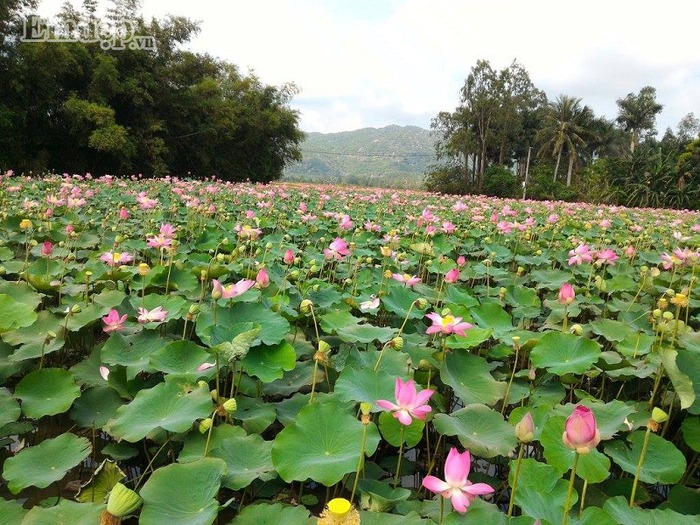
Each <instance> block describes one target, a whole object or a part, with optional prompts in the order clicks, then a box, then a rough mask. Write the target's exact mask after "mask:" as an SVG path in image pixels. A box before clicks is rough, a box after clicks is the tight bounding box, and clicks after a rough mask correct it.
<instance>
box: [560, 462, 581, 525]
mask: <svg viewBox="0 0 700 525" xmlns="http://www.w3.org/2000/svg"><path fill="white" fill-rule="evenodd" d="M578 457H579V453H578V452H574V465H573V466H572V467H571V477H569V488H568V489H567V491H566V503H564V516H563V517H562V520H561V525H566V522H567V521H568V519H569V508H570V507H571V495H572V494H573V492H574V481H575V480H576V468H577V467H578Z"/></svg>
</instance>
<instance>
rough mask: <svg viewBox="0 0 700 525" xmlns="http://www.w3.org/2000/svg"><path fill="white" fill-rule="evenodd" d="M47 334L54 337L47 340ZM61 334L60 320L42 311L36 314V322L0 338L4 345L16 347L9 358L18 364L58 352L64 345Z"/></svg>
mask: <svg viewBox="0 0 700 525" xmlns="http://www.w3.org/2000/svg"><path fill="white" fill-rule="evenodd" d="M49 332H53V333H54V334H56V337H54V338H48V337H47V334H48V333H49ZM62 333H63V327H62V319H61V318H60V317H59V316H57V315H55V314H53V313H51V312H49V311H48V310H42V311H40V312H39V313H38V314H37V320H36V322H34V323H33V324H31V325H29V326H25V327H22V328H19V329H17V330H13V331H11V332H7V333H5V334H3V335H2V338H3V340H4V341H5V342H6V343H8V344H10V345H13V346H16V347H18V348H17V349H16V350H15V351H14V353H13V354H12V356H11V357H10V360H11V361H13V362H18V361H23V360H25V359H32V358H36V357H40V356H41V355H42V354H43V355H45V356H46V355H49V354H51V353H53V352H56V351H57V350H60V349H61V348H63V345H64V344H65V341H64V339H63V337H61V336H60V335H61V334H62Z"/></svg>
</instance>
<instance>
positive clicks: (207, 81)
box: [0, 0, 303, 181]
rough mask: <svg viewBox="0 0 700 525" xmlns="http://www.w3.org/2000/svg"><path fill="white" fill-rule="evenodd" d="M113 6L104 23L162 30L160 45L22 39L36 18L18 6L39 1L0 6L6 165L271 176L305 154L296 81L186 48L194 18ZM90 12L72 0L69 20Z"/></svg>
mask: <svg viewBox="0 0 700 525" xmlns="http://www.w3.org/2000/svg"><path fill="white" fill-rule="evenodd" d="M5 4H6V3H3V6H5ZM112 4H113V5H112V8H111V9H110V11H109V14H108V16H107V18H106V19H105V20H101V22H102V23H105V24H107V23H112V24H114V25H115V26H116V25H117V24H119V23H121V21H124V20H127V21H129V22H130V23H132V24H133V27H134V28H135V30H134V32H135V33H136V34H137V35H141V36H148V37H153V38H154V39H155V43H156V50H155V51H153V50H149V49H132V48H131V47H129V46H126V48H125V49H111V48H109V49H103V47H102V46H101V42H90V43H86V42H84V41H82V40H81V39H80V38H77V37H76V38H74V41H72V42H68V41H62V42H44V41H40V39H37V40H36V41H23V40H22V38H20V37H21V36H22V35H24V32H23V31H24V29H23V24H24V23H25V21H27V20H30V18H29V15H26V16H24V15H23V16H20V15H19V14H18V12H19V10H20V9H21V8H26V9H25V11H24V12H25V13H26V12H29V11H30V9H31V8H32V7H35V5H33V4H32V2H10V5H9V8H3V9H2V10H0V34H2V35H3V39H2V41H1V42H0V46H1V49H0V77H1V78H2V79H3V82H2V83H0V168H4V169H9V168H12V169H14V170H15V171H17V172H19V173H21V172H24V173H29V172H32V171H33V172H34V173H37V172H42V171H46V170H51V171H55V172H58V173H63V172H73V171H76V170H77V171H81V172H86V171H87V172H90V171H99V172H101V173H105V172H107V173H112V174H115V175H120V174H121V175H128V174H132V173H143V174H144V175H145V176H149V177H150V176H163V175H167V174H175V175H181V176H185V175H188V174H190V175H191V176H193V177H211V176H216V177H218V178H222V179H226V180H246V179H249V180H251V181H270V180H274V179H277V178H279V177H280V176H281V175H282V170H283V168H284V166H285V165H286V164H287V163H289V162H290V161H293V160H297V159H299V158H300V152H299V149H298V145H299V142H300V141H301V140H302V138H303V134H302V133H301V131H300V130H299V128H298V114H297V112H296V111H293V110H292V109H290V107H289V105H288V103H289V102H290V100H291V98H292V96H293V95H294V94H295V93H296V88H295V87H294V86H293V85H291V84H290V85H285V86H282V87H272V86H267V85H265V84H263V83H262V82H260V80H259V79H258V78H256V77H255V75H253V74H248V75H244V74H242V73H241V72H240V71H239V70H238V69H237V68H236V67H235V66H234V65H232V64H229V63H226V62H223V61H221V60H218V59H215V58H213V57H211V56H209V55H203V54H196V53H192V52H189V51H183V50H182V49H181V47H182V45H183V44H185V43H187V42H188V41H189V40H190V38H192V36H193V35H195V34H196V33H197V31H198V26H197V24H196V23H194V22H192V21H190V20H187V19H185V18H181V17H170V18H168V19H166V20H151V21H150V22H149V21H146V20H144V19H143V18H142V17H141V16H140V15H139V12H138V4H139V2H138V1H135V0H114V1H113V2H112ZM90 20H95V2H94V1H90V0H87V1H85V2H84V5H83V10H82V11H78V10H75V9H73V8H72V7H71V6H70V5H69V4H67V5H66V6H64V8H63V11H62V12H61V15H60V17H59V22H63V23H66V22H72V21H78V22H80V23H84V24H86V27H89V26H87V24H88V23H89V22H90ZM27 23H28V24H29V26H30V27H31V23H30V22H27ZM51 35H52V36H58V35H54V34H53V33H51ZM61 35H62V36H61V38H64V39H66V37H67V36H70V35H65V34H61Z"/></svg>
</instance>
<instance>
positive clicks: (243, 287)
mask: <svg viewBox="0 0 700 525" xmlns="http://www.w3.org/2000/svg"><path fill="white" fill-rule="evenodd" d="M211 282H212V286H213V287H214V290H213V291H212V296H213V297H215V298H217V299H218V298H219V297H221V298H222V299H233V298H234V297H238V296H239V295H241V294H243V293H245V292H247V291H248V290H250V289H251V288H252V287H253V285H255V281H253V280H251V279H241V280H240V281H238V282H237V283H236V284H228V285H226V286H223V285H222V284H221V283H220V282H219V281H218V280H216V279H212V281H211Z"/></svg>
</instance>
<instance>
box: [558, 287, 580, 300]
mask: <svg viewBox="0 0 700 525" xmlns="http://www.w3.org/2000/svg"><path fill="white" fill-rule="evenodd" d="M575 298H576V292H575V291H574V287H573V286H571V285H570V284H569V283H564V284H562V285H561V288H560V289H559V298H558V301H559V304H563V305H564V306H567V305H570V304H571V303H573V302H574V299H575Z"/></svg>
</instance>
